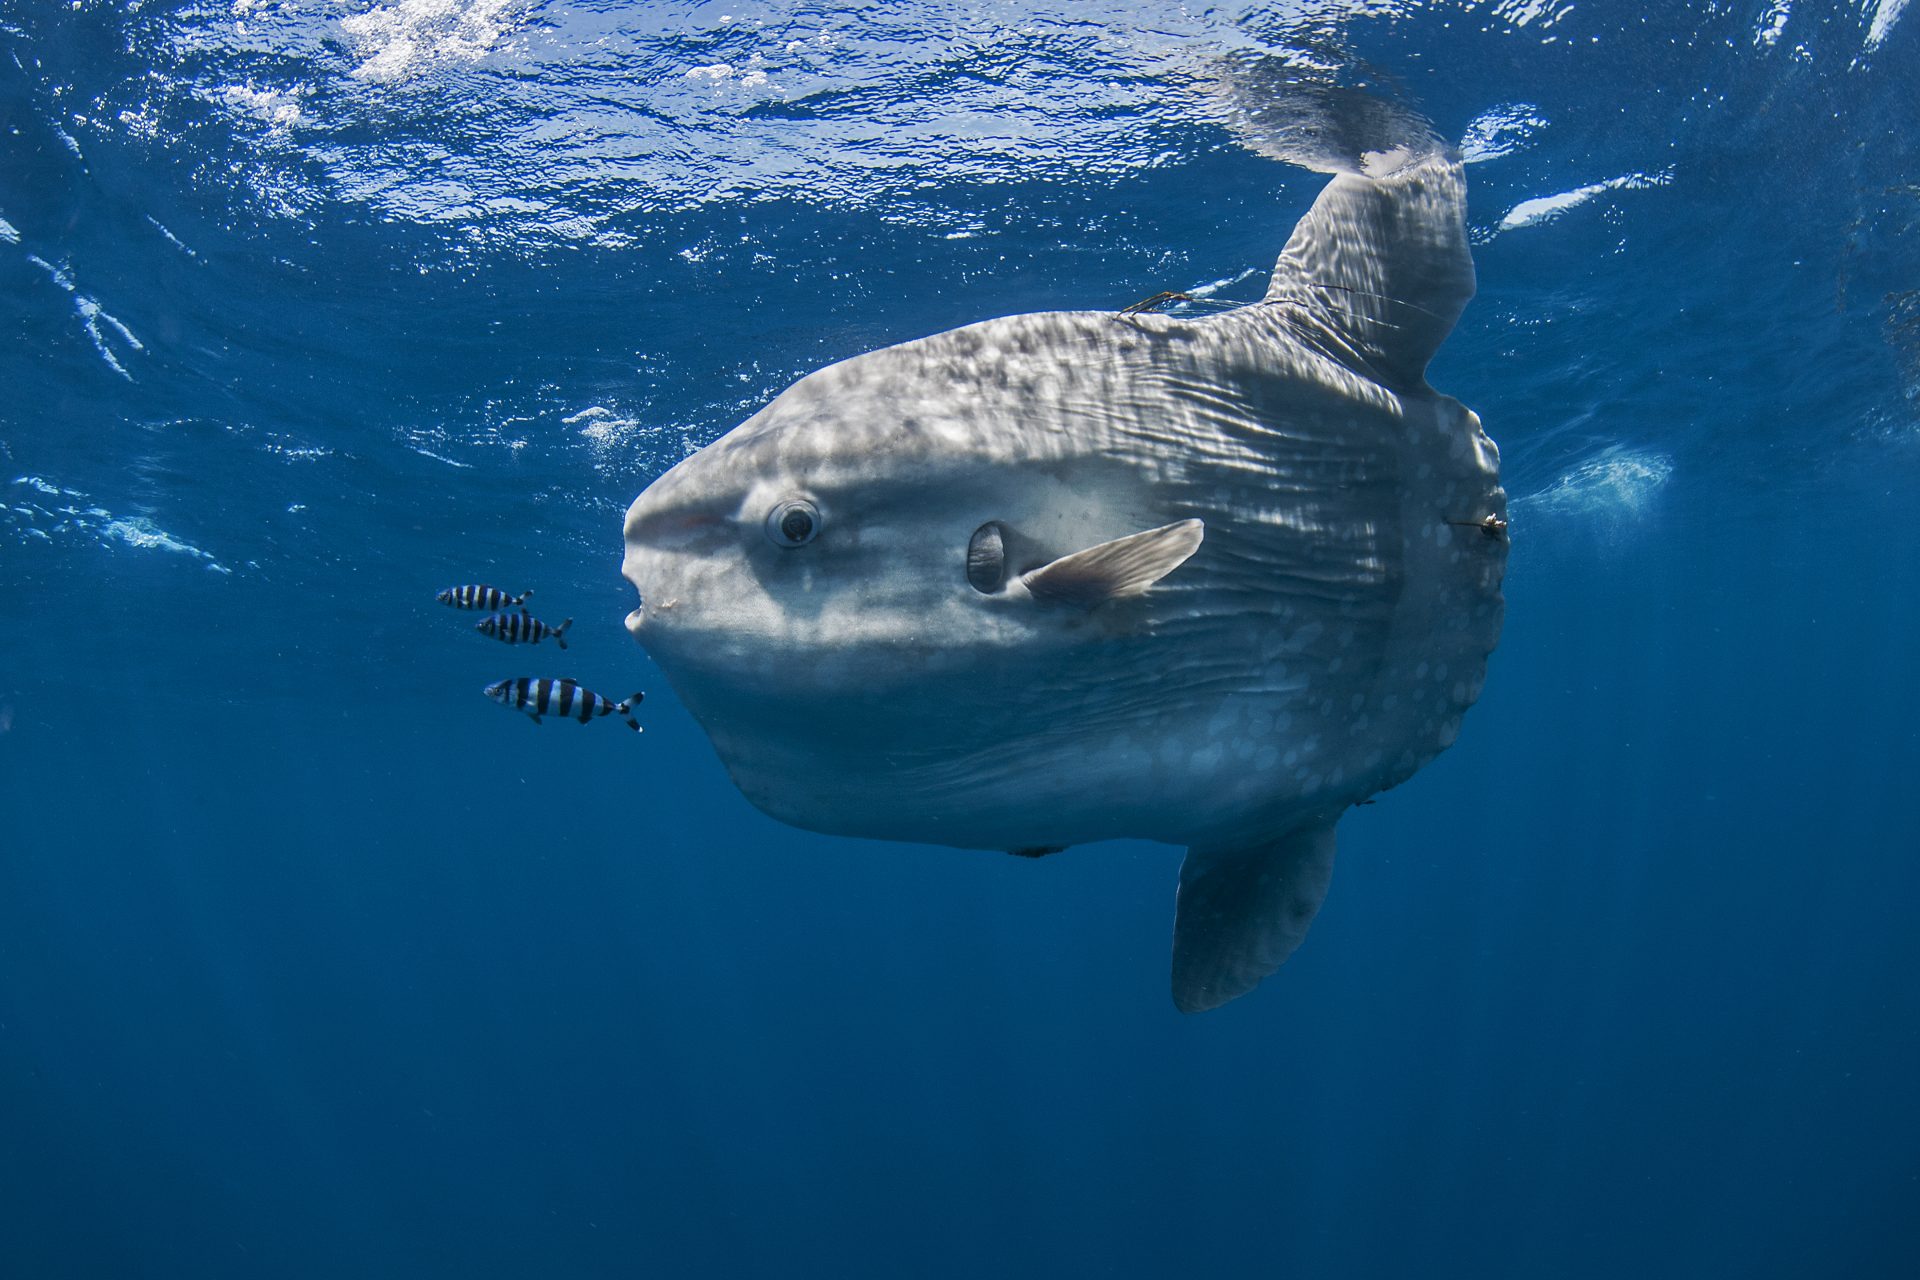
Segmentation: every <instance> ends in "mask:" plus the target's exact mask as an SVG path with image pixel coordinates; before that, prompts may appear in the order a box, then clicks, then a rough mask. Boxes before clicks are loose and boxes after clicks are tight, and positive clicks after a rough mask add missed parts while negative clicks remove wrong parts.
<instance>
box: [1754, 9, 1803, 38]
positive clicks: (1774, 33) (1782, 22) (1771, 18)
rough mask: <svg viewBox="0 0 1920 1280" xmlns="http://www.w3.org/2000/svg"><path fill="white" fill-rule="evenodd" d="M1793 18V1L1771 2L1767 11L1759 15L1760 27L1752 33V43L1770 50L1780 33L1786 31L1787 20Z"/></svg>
mask: <svg viewBox="0 0 1920 1280" xmlns="http://www.w3.org/2000/svg"><path fill="white" fill-rule="evenodd" d="M1792 16H1793V0H1773V3H1772V4H1771V5H1770V6H1769V7H1768V9H1767V11H1766V12H1765V13H1763V14H1761V15H1760V25H1759V27H1758V28H1757V29H1756V30H1755V31H1754V33H1753V42H1754V43H1755V44H1757V45H1761V46H1763V47H1765V48H1768V49H1771V48H1773V46H1774V45H1775V44H1777V43H1778V42H1779V40H1780V33H1781V32H1783V31H1785V30H1786V29H1787V19H1788V18H1790V17H1792Z"/></svg>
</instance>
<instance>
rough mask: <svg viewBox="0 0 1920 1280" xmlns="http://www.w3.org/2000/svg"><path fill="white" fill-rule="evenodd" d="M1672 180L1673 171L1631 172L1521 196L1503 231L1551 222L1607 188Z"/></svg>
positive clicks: (1654, 184) (1635, 187) (1641, 186)
mask: <svg viewBox="0 0 1920 1280" xmlns="http://www.w3.org/2000/svg"><path fill="white" fill-rule="evenodd" d="M1672 180H1673V174H1672V172H1671V171H1668V170H1663V171H1661V172H1659V173H1629V174H1623V175H1621V176H1620V177H1618V178H1608V179H1607V180H1606V181H1604V182H1595V183H1590V184H1589V185H1587V186H1584V187H1575V188H1574V189H1573V190H1572V191H1562V192H1561V193H1560V194H1558V195H1552V196H1536V197H1535V198H1534V199H1532V200H1522V201H1521V202H1520V203H1519V204H1517V205H1515V206H1513V208H1511V209H1509V210H1508V211H1507V216H1506V217H1504V218H1502V219H1500V226H1499V227H1498V228H1497V229H1498V230H1500V231H1513V230H1516V229H1518V228H1520V227H1531V226H1537V225H1539V224H1540V223H1542V222H1551V221H1552V220H1553V219H1555V218H1557V217H1559V216H1560V215H1561V214H1563V213H1565V212H1566V211H1567V210H1569V209H1571V208H1573V207H1574V206H1576V205H1581V204H1585V203H1586V202H1587V201H1589V200H1591V199H1593V198H1594V197H1595V196H1597V195H1600V194H1601V193H1603V192H1607V191H1641V190H1644V189H1646V188H1648V187H1664V186H1665V185H1667V183H1669V182H1671V181H1672Z"/></svg>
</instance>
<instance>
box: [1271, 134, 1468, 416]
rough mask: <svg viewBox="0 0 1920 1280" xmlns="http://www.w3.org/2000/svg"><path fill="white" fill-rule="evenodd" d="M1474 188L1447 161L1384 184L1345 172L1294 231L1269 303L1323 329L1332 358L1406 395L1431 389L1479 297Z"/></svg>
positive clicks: (1435, 160)
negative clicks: (1445, 349)
mask: <svg viewBox="0 0 1920 1280" xmlns="http://www.w3.org/2000/svg"><path fill="white" fill-rule="evenodd" d="M1466 190H1467V184H1466V178H1465V176H1464V174H1463V172H1462V170H1461V167H1460V161H1459V160H1458V159H1456V158H1454V157H1453V156H1451V155H1447V154H1444V153H1438V154H1434V155H1429V156H1427V157H1425V158H1424V159H1421V160H1419V161H1417V162H1415V163H1413V164H1409V165H1405V166H1404V167H1402V168H1400V169H1398V170H1396V171H1395V172H1393V173H1390V174H1387V175H1385V176H1383V177H1378V178H1370V177H1363V176H1362V175H1360V174H1356V173H1343V174H1341V175H1340V176H1339V177H1337V178H1335V179H1334V180H1333V181H1332V182H1330V183H1328V184H1327V187H1326V190H1324V191H1322V192H1321V193H1320V198H1319V199H1318V200H1315V201H1314V202H1313V208H1312V209H1310V210H1309V211H1308V212H1307V216H1306V217H1304V218H1302V219H1301V220H1300V224H1299V225H1298V226H1297V227H1295V228H1294V230H1293V237H1292V238H1291V239H1290V240H1288V241H1287V247H1286V248H1285V249H1284V250H1283V251H1282V252H1281V254H1280V261H1279V263H1278V264H1277V265H1276V266H1275V267H1274V269H1273V279H1272V282H1271V283H1270V284H1269V285H1268V287H1267V296H1266V299H1265V300H1266V301H1267V302H1269V303H1290V304H1293V305H1295V306H1297V307H1299V308H1300V309H1301V311H1303V312H1304V313H1305V318H1306V319H1308V320H1309V321H1311V322H1316V323H1317V324H1319V325H1320V326H1323V327H1324V329H1325V331H1326V334H1327V336H1328V337H1330V338H1331V339H1333V341H1334V344H1335V346H1336V348H1337V349H1336V350H1335V351H1333V352H1329V354H1334V355H1338V356H1340V357H1341V358H1343V359H1348V360H1351V361H1355V362H1358V363H1360V364H1363V365H1364V366H1365V370H1364V371H1370V372H1372V373H1375V374H1377V375H1379V376H1380V377H1382V378H1384V379H1385V380H1386V381H1387V382H1389V383H1391V384H1393V385H1395V386H1397V387H1402V388H1415V387H1419V386H1421V385H1423V384H1424V383H1425V382H1426V376H1427V362H1428V361H1429V360H1431V359H1432V358H1433V353H1434V352H1435V351H1437V350H1439V348H1440V343H1441V342H1442V341H1443V340H1444V339H1445V338H1446V336H1447V334H1448V333H1449V332H1450V331H1451V330H1452V329H1453V323H1454V321H1456V320H1458V319H1459V318H1460V312H1461V310H1462V309H1464V308H1465V307H1466V305H1467V300H1468V299H1469V298H1471V297H1473V258H1472V256H1471V255H1470V254H1469V252H1468V250H1467V223H1466V206H1467V197H1466ZM1339 349H1344V350H1339Z"/></svg>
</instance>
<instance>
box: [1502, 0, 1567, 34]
mask: <svg viewBox="0 0 1920 1280" xmlns="http://www.w3.org/2000/svg"><path fill="white" fill-rule="evenodd" d="M1493 12H1494V16H1495V17H1498V18H1502V19H1504V20H1505V21H1507V22H1510V23H1512V24H1513V25H1514V26H1516V27H1530V26H1535V25H1538V26H1540V27H1543V28H1544V27H1550V26H1552V25H1553V24H1554V23H1556V22H1558V21H1560V19H1562V18H1564V17H1566V16H1567V15H1568V14H1569V13H1572V12H1573V5H1572V3H1570V0H1500V2H1499V3H1498V4H1496V5H1494V6H1493Z"/></svg>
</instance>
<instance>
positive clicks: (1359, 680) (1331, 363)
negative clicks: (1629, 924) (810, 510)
mask: <svg viewBox="0 0 1920 1280" xmlns="http://www.w3.org/2000/svg"><path fill="white" fill-rule="evenodd" d="M1462 204H1463V201H1462V181H1461V175H1460V169H1459V166H1458V164H1457V163H1455V162H1453V161H1451V160H1449V159H1446V158H1444V157H1433V158H1429V159H1428V160H1425V161H1423V162H1421V163H1419V164H1416V165H1413V166H1410V167H1408V168H1406V169H1403V170H1401V171H1400V172H1399V173H1397V174H1395V175H1393V176H1391V177H1388V178H1386V179H1382V180H1377V181H1376V180H1373V179H1369V178H1365V177H1360V176H1357V175H1347V176H1342V177H1339V178H1337V179H1335V180H1334V182H1333V183H1332V184H1330V186H1329V187H1328V189H1327V191H1326V192H1325V193H1323V195H1322V196H1321V198H1320V200H1319V201H1318V202H1317V203H1316V205H1315V207H1314V210H1313V212H1312V213H1310V214H1309V216H1308V217H1307V219H1306V220H1304V221H1303V222H1302V223H1301V225H1300V228H1299V229H1298V230H1297V231H1296V232H1295V235H1294V238H1293V239H1292V241H1290V243H1289V245H1288V248H1287V251H1286V253H1285V254H1284V255H1283V256H1282V258H1281V261H1280V264H1279V267H1278V269H1277V270H1276V272H1275V276H1274V283H1273V286H1272V288H1271V289H1270V290H1269V293H1268V297H1267V300H1266V301H1265V302H1263V303H1260V304H1256V305H1253V306H1249V307H1245V308H1242V309H1240V310H1237V311H1232V312H1228V313H1226V314H1222V315H1214V316H1208V317H1205V318H1199V319H1189V318H1184V317H1170V316H1161V315H1153V314H1147V315H1139V316H1129V317H1116V316H1115V315H1112V314H1108V313H1093V312H1058V313H1045V314H1039V315H1024V316H1010V317H1007V318H1004V319H999V320H990V321H987V322H985V323H982V324H976V325H970V326H968V327H966V328H963V329H957V330H954V331H952V332H949V333H943V334H937V335H935V336H933V337H930V338H925V339H922V340H919V341H916V342H908V343H904V344H902V345H900V346H896V347H890V348H887V349H885V350H882V351H876V352H872V353H870V354H867V355H864V356H859V357H856V358H854V359H851V360H847V361H844V362H842V363H840V364H836V365H832V366H830V367H828V368H825V369H822V370H820V371H819V372H817V373H814V374H811V375H809V376H807V377H805V378H803V379H801V380H800V381H799V382H798V383H796V384H795V385H794V386H792V387H791V388H789V389H788V390H787V391H785V392H784V393H782V394H781V395H780V396H779V397H778V398H777V399H776V400H775V401H774V402H773V403H772V404H770V405H768V406H767V408H766V409H764V410H762V411H761V412H760V413H759V414H757V415H755V416H754V417H753V418H752V419H750V420H749V421H747V422H746V423H745V424H743V425H742V426H740V427H738V428H737V429H735V430H734V431H733V432H731V433H730V434H728V435H727V436H725V437H723V438H722V439H721V440H719V441H717V442H716V443H714V444H713V445H711V446H709V447H708V448H707V449H705V450H703V451H701V452H700V453H698V454H696V455H695V456H693V457H691V458H689V459H687V460H686V461H684V462H682V463H681V464H680V465H679V466H677V467H675V468H674V469H673V470H671V471H670V472H668V473H667V474H666V475H664V476H662V477H661V478H660V479H659V480H658V481H656V482H655V483H654V484H653V485H652V486H650V487H649V488H648V489H647V490H646V492H645V493H643V494H641V495H640V497H639V498H638V500H636V501H635V502H634V504H633V507H632V509H631V510H630V511H629V512H628V515H627V523H626V545H627V551H626V562H625V573H626V576H627V577H628V578H629V579H630V580H632V582H633V583H634V584H635V585H636V586H637V587H638V588H639V589H640V591H641V593H642V595H643V599H644V603H643V605H642V607H641V608H639V609H637V610H635V611H634V613H633V614H632V615H631V616H630V617H629V619H628V626H629V628H630V629H631V630H632V632H633V634H634V635H635V636H636V637H637V638H638V639H639V640H640V641H641V642H642V643H643V644H645V646H646V647H647V649H648V651H649V653H651V654H652V656H653V658H654V659H655V661H656V662H657V663H658V665H659V666H660V668H661V670H662V671H663V672H665V674H666V675H667V677H668V679H669V680H671V682H672V683H673V685H674V688H675V689H676V690H677V691H678V693H679V694H680V697H681V699H682V701H683V702H684V703H685V704H686V705H687V707H688V708H689V709H690V710H691V711H692V712H693V714H694V715H695V717H697V718H698V720H699V721H700V723H701V724H702V725H703V726H704V727H705V728H706V730H707V732H708V734H709V735H710V736H711V738H712V740H713V743H714V746H715V748H716V749H717V750H718V752H719V754H720V758H721V760H722V761H723V762H724V763H725V765H726V767H727V769H728V771H729V772H730V774H731V775H732V777H733V779H734V781H735V782H736V783H737V784H738V785H739V787H740V789H741V790H742V791H743V792H744V793H745V794H746V796H747V797H748V798H749V799H750V800H751V801H752V802H753V803H754V804H756V805H758V806H759V807H760V808H762V809H763V810H765V811H766V812H768V813H769V814H772V815H773V816H775V817H777V818H780V819H782V820H784V821H787V822H790V823H793V824H795V825H797V826H801V827H806V828H809V829H812V830H816V831H825V832H832V833H838V834H845V835H857V836H869V837H875V838H880V839H888V840H906V841H921V842H928V843H934V844H945V845H956V846H962V847H971V848H984V849H1006V850H1015V849H1035V848H1046V847H1051V846H1066V845H1075V844H1081V843H1086V842H1089V841H1096V840H1105V839H1110V838H1114V837H1142V838H1146V839H1150V840H1161V841H1168V842H1172V843H1178V844H1185V845H1188V846H1190V850H1191V851H1190V853H1189V855H1188V859H1187V864H1186V867H1185V868H1183V872H1182V888H1181V895H1180V903H1179V925H1178V928H1177V931H1176V946H1175V952H1176V954H1175V999H1176V1001H1177V1002H1178V1003H1179V1004H1180V1006H1181V1007H1182V1008H1183V1009H1201V1008H1209V1007H1212V1006H1213V1005H1216V1004H1219V1003H1222V1002H1224V1001H1225V1000H1227V999H1230V998H1232V997H1233V996H1235V995H1238V994H1240V993H1242V992H1243V991H1245V990H1248V989H1250V988H1251V987H1252V986H1253V985H1254V984H1255V983H1256V982H1258V981H1259V979H1260V978H1261V977H1262V976H1264V975H1265V974H1266V973H1267V972H1270V971H1271V970H1272V969H1273V968H1274V967H1276V966H1277V965H1278V964H1279V963H1280V961H1281V960H1283V959H1284V958H1285V956H1286V954H1287V953H1289V952H1290V951H1291V950H1292V949H1293V947H1294V946H1297V945H1298V943H1299V940H1300V937H1301V936H1303V935H1304V933H1305V929H1306V925H1307V923H1308V922H1309V921H1310V920H1311V918H1312V915H1313V912H1314V910H1315V909H1317V907H1318V905H1319V900H1320V896H1321V894H1323V893H1324V891H1325V887H1326V880H1327V876H1328V875H1329V874H1330V870H1331V859H1332V850H1333V840H1332V831H1331V828H1332V824H1333V822H1334V821H1335V819H1337V818H1338V816H1339V815H1340V814H1341V813H1342V812H1343V811H1344V810H1345V809H1346V808H1347V807H1348V806H1349V805H1352V804H1354V803H1356V802H1358V801H1360V800H1363V799H1365V798H1366V797H1368V796H1370V795H1372V794H1373V793H1375V792H1377V791H1380V790H1383V789H1385V788H1387V787H1391V786H1393V785H1395V784H1396V783H1398V782H1401V781H1403V780H1405V779H1406V778H1407V777H1408V776H1409V775H1411V774H1412V773H1413V772H1414V771H1415V770H1416V769H1418V768H1419V767H1420V766H1421V765H1422V764H1424V763H1425V762H1426V761H1427V760H1429V759H1431V758H1432V757H1433V756H1434V755H1435V754H1437V753H1438V752H1439V751H1440V750H1442V749H1443V748H1444V747H1446V746H1447V745H1448V744H1449V743H1451V742H1452V741H1453V739H1454V737H1455V735H1456V734H1457V733H1458V732H1459V728H1460V720H1461V716H1462V714H1463V713H1464V712H1465V711H1466V709H1467V708H1468V707H1469V706H1471V705H1472V703H1473V701H1474V699H1475V698H1476V697H1477V696H1478V694H1479V692H1480V686H1481V681H1482V678H1483V676H1484V673H1485V669H1486V657H1487V654H1488V653H1489V652H1490V651H1491V649H1492V648H1493V645H1494V643H1495V641H1496V639H1497V638H1498V635H1499V629H1500V619H1501V607H1502V606H1501V597H1500V591H1499V585H1500V578H1501V573H1502V571H1503V568H1504V565H1505V559H1506V540H1505V536H1504V519H1505V514H1506V511H1505V494H1504V493H1503V491H1502V490H1501V488H1500V486H1499V482H1498V454H1497V451H1496V450H1495V448H1494V446H1493V444H1492V442H1491V441H1490V440H1488V438H1487V437H1486V435H1485V434H1483V433H1482V431H1481V430H1480V423H1479V420H1478V419H1477V418H1476V417H1475V415H1474V414H1473V413H1472V412H1470V411H1469V410H1467V409H1465V408H1464V407H1462V406H1461V405H1460V404H1459V403H1458V402H1457V401H1455V400H1452V399H1450V398H1448V397H1446V396H1442V395H1439V394H1437V393H1436V392H1434V391H1433V390H1431V389H1430V388H1429V387H1428V386H1427V384H1426V381H1425V376H1424V370H1425V366H1426V363H1427V358H1428V356H1430V355H1431V353H1432V351H1433V349H1434V348H1435V347H1436V346H1437V345H1438V344H1439V341H1440V340H1441V339H1442V338H1443V337H1444V336H1445V334H1446V332H1447V331H1448V330H1449V329H1450V328H1451V327H1452V324H1453V321H1454V319H1455V317H1456V316H1457V315H1458V313H1459V311H1460V308H1461V307H1462V306H1463V305H1464V304H1465V302H1466V300H1467V298H1468V297H1469V296H1471V293H1472V287H1473V286H1472V266H1471V262H1470V260H1469V259H1468V257H1467V250H1466V242H1465V236H1464V229H1463V223H1462ZM796 498H804V499H806V500H807V501H810V502H811V503H813V504H814V506H815V507H816V508H817V509H818V512H819V514H820V523H819V532H818V536H817V537H816V538H815V539H814V540H813V541H811V542H809V543H807V544H806V545H804V546H799V547H786V546H780V545H776V543H775V541H774V540H772V539H770V538H769V536H768V534H767V531H766V528H765V522H766V518H767V515H768V513H769V511H771V510H773V509H774V508H776V507H777V506H779V505H780V504H782V503H784V502H787V501H790V500H793V499H796ZM1490 517H1491V518H1492V519H1494V520H1495V521H1498V522H1500V524H1499V526H1498V528H1497V529H1495V530H1492V531H1489V530H1487V529H1483V528H1481V527H1479V526H1478V522H1482V521H1485V520H1487V519H1488V518H1490ZM1193 520H1198V521H1201V522H1204V540H1203V541H1202V542H1201V543H1200V545H1199V547H1198V549H1197V551H1193V552H1192V554H1191V557H1190V558H1186V559H1184V561H1183V562H1182V561H1181V560H1179V559H1177V558H1176V557H1178V556H1179V555H1180V554H1181V551H1180V550H1176V551H1174V552H1173V553H1171V554H1170V555H1169V557H1168V560H1169V562H1170V563H1172V564H1173V565H1175V566H1177V567H1171V569H1170V571H1164V576H1162V577H1158V578H1157V580H1154V581H1153V582H1152V585H1151V586H1150V587H1147V588H1146V589H1145V590H1144V592H1142V593H1139V594H1126V592H1127V591H1131V590H1137V588H1138V584H1135V585H1134V586H1130V587H1124V588H1120V589H1119V594H1117V595H1116V596H1115V598H1111V599H1103V600H1101V601H1100V602H1098V603H1093V604H1090V605H1089V604H1085V603H1076V604H1062V603H1058V602H1048V601H1046V600H1043V599H1040V598H1036V596H1035V594H1034V592H1033V591H1030V590H1028V587H1027V585H1026V584H1025V583H1023V581H1022V580H1020V579H1019V578H1017V577H1014V578H1012V580H1010V581H1009V583H1008V585H1007V586H1006V587H1005V588H1003V589H1001V590H998V591H995V592H993V593H991V594H983V593H982V592H980V591H979V590H976V589H975V588H974V587H973V586H971V585H969V582H968V579H967V576H966V555H967V547H968V544H969V540H970V538H972V536H973V535H974V533H975V531H976V530H977V529H979V528H980V527H981V526H982V525H983V524H984V523H986V522H988V521H997V522H999V523H1000V524H1001V525H1002V526H1004V528H1005V529H1006V531H1007V534H1006V541H1007V561H1008V565H1007V567H1008V568H1009V570H1010V571H1011V572H1012V573H1013V574H1016V575H1017V574H1019V573H1022V572H1024V571H1027V570H1035V569H1039V568H1041V567H1042V566H1045V565H1047V564H1048V563H1049V562H1051V561H1054V560H1056V559H1057V558H1059V557H1063V556H1067V555H1069V554H1071V553H1074V552H1077V551H1080V550H1082V549H1084V548H1088V547H1093V546H1095V545H1096V544H1101V543H1106V542H1109V541H1110V540H1113V539H1117V538H1121V537H1124V536H1126V535H1129V534H1135V533H1139V532H1141V531H1143V530H1150V529H1160V528H1161V527H1163V526H1169V525H1174V524H1175V523H1176V522H1181V521H1193ZM1185 527H1187V528H1191V526H1185ZM1156 572H1160V571H1156ZM1036 590H1037V588H1036Z"/></svg>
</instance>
